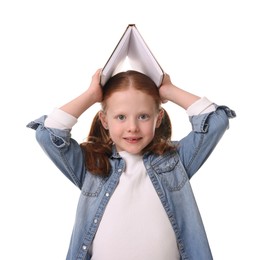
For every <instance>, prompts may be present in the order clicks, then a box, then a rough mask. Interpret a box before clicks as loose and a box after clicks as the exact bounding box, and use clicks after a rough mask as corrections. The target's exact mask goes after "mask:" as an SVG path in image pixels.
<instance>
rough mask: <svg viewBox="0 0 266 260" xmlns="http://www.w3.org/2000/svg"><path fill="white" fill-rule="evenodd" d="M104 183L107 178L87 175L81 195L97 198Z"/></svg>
mask: <svg viewBox="0 0 266 260" xmlns="http://www.w3.org/2000/svg"><path fill="white" fill-rule="evenodd" d="M106 181H107V178H101V177H98V176H95V175H91V174H89V173H87V174H86V177H85V180H84V183H83V185H82V189H81V193H82V195H84V196H87V197H97V196H98V195H99V194H100V192H101V190H102V188H103V186H104V184H105V182H106Z"/></svg>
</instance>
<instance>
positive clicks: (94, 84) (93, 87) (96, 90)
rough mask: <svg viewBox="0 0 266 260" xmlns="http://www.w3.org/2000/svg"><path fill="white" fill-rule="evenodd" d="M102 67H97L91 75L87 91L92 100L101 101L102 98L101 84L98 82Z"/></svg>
mask: <svg viewBox="0 0 266 260" xmlns="http://www.w3.org/2000/svg"><path fill="white" fill-rule="evenodd" d="M101 71H102V69H98V70H97V71H96V72H95V73H94V74H93V76H92V79H91V83H90V86H89V88H88V91H89V92H90V93H91V94H92V95H93V97H94V99H95V100H94V101H95V103H96V102H101V101H102V98H103V92H102V86H101V84H100V77H101Z"/></svg>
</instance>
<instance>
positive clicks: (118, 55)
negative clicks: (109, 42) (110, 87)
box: [101, 24, 164, 87]
mask: <svg viewBox="0 0 266 260" xmlns="http://www.w3.org/2000/svg"><path fill="white" fill-rule="evenodd" d="M126 59H127V61H128V63H129V65H130V69H132V70H136V71H139V72H142V73H144V74H145V75H147V76H149V77H150V78H151V79H152V80H153V81H154V82H155V84H156V85H157V86H158V87H159V86H160V85H161V84H162V81H163V76H164V72H163V70H162V68H161V66H160V65H159V63H158V62H157V60H156V59H155V57H154V56H153V54H152V52H151V51H150V49H149V48H148V46H147V44H146V43H145V41H144V40H143V38H142V36H141V35H140V33H139V31H138V30H137V28H136V26H135V24H129V25H128V26H127V29H126V31H125V32H124V34H123V35H122V37H121V39H120V40H119V42H118V44H117V46H116V47H115V49H114V51H113V53H112V55H111V56H110V58H109V59H108V61H107V63H106V64H105V66H104V67H103V69H102V72H101V85H102V86H104V85H105V83H106V82H107V81H108V79H109V78H110V77H112V76H113V75H115V74H117V73H119V72H121V71H123V65H124V63H125V61H126Z"/></svg>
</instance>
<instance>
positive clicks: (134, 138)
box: [124, 137, 142, 144]
mask: <svg viewBox="0 0 266 260" xmlns="http://www.w3.org/2000/svg"><path fill="white" fill-rule="evenodd" d="M141 139H142V138H141V137H125V138H124V140H125V141H127V142H128V143H131V144H134V143H137V142H139V141H140V140H141Z"/></svg>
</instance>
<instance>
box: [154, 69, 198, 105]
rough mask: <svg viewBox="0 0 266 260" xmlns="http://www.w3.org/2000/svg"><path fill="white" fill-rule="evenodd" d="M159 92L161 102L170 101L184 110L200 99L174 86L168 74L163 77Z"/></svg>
mask: <svg viewBox="0 0 266 260" xmlns="http://www.w3.org/2000/svg"><path fill="white" fill-rule="evenodd" d="M159 91H160V96H161V99H162V101H163V102H167V101H171V102H173V103H175V104H177V105H179V106H180V107H182V108H184V109H187V108H188V107H189V106H190V105H192V104H193V103H194V102H195V101H197V100H198V99H200V97H198V96H196V95H194V94H192V93H189V92H187V91H185V90H183V89H181V88H179V87H177V86H175V85H174V84H173V83H172V82H171V79H170V76H169V75H168V74H165V75H164V80H163V83H162V85H161V86H160V89H159Z"/></svg>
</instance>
